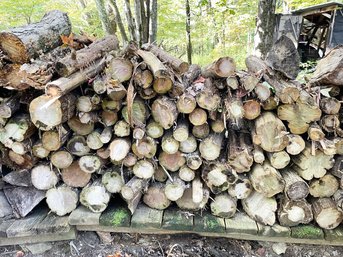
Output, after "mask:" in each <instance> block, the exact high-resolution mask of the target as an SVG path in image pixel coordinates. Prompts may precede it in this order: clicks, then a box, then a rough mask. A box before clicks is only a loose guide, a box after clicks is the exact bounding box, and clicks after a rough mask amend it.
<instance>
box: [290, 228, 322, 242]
mask: <svg viewBox="0 0 343 257" xmlns="http://www.w3.org/2000/svg"><path fill="white" fill-rule="evenodd" d="M292 237H295V238H309V239H316V238H323V237H324V233H323V231H322V230H321V229H320V228H319V227H315V226H310V225H304V226H297V227H294V228H292Z"/></svg>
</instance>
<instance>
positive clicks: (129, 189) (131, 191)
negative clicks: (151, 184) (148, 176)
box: [120, 177, 148, 214]
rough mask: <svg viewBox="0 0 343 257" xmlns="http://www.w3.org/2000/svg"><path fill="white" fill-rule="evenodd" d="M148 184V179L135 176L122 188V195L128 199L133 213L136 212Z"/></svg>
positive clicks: (128, 204) (128, 205)
mask: <svg viewBox="0 0 343 257" xmlns="http://www.w3.org/2000/svg"><path fill="white" fill-rule="evenodd" d="M147 185H148V182H147V180H144V179H140V178H137V177H133V178H132V179H130V180H129V182H127V183H126V184H125V185H124V186H123V187H122V188H121V192H120V193H121V196H122V197H123V198H124V200H125V201H126V203H127V207H128V209H129V210H130V211H131V214H133V213H134V212H135V210H136V208H137V205H138V203H139V202H140V200H141V198H142V195H143V192H144V191H145V188H146V187H147Z"/></svg>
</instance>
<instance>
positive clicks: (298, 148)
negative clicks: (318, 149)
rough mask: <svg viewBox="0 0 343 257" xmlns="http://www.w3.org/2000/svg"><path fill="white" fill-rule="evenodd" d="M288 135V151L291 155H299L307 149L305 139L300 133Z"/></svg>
mask: <svg viewBox="0 0 343 257" xmlns="http://www.w3.org/2000/svg"><path fill="white" fill-rule="evenodd" d="M287 137H288V145H287V147H286V151H287V153H288V154H290V155H298V154H299V153H301V152H302V151H303V150H304V149H305V141H304V139H303V138H302V137H301V136H299V135H293V134H289V135H287Z"/></svg>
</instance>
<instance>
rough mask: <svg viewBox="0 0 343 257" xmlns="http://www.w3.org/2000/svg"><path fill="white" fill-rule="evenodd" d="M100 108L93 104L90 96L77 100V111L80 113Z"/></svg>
mask: <svg viewBox="0 0 343 257" xmlns="http://www.w3.org/2000/svg"><path fill="white" fill-rule="evenodd" d="M99 108H100V106H99V105H95V104H93V103H92V100H91V98H90V97H89V96H80V97H78V98H77V101H76V109H77V110H78V111H79V112H91V111H94V110H97V109H99Z"/></svg>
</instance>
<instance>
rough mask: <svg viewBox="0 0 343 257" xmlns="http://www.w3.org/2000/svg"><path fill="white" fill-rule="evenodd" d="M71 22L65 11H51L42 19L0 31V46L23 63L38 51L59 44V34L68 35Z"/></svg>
mask: <svg viewBox="0 0 343 257" xmlns="http://www.w3.org/2000/svg"><path fill="white" fill-rule="evenodd" d="M70 32H71V23H70V20H69V18H68V16H67V14H66V13H63V12H61V11H57V10H55V11H51V12H49V13H47V14H46V15H44V17H43V18H42V20H41V21H40V22H37V23H31V24H28V25H26V26H22V27H17V28H14V29H11V30H10V31H8V32H1V33H0V48H2V50H3V51H4V52H5V53H6V54H7V56H8V57H9V58H10V60H11V61H13V62H15V63H25V62H28V61H29V60H30V59H31V58H35V57H37V56H38V55H39V53H40V52H43V53H46V52H48V51H49V50H51V49H54V48H55V47H57V46H59V45H61V43H62V40H61V36H62V35H64V36H68V35H69V34H70Z"/></svg>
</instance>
